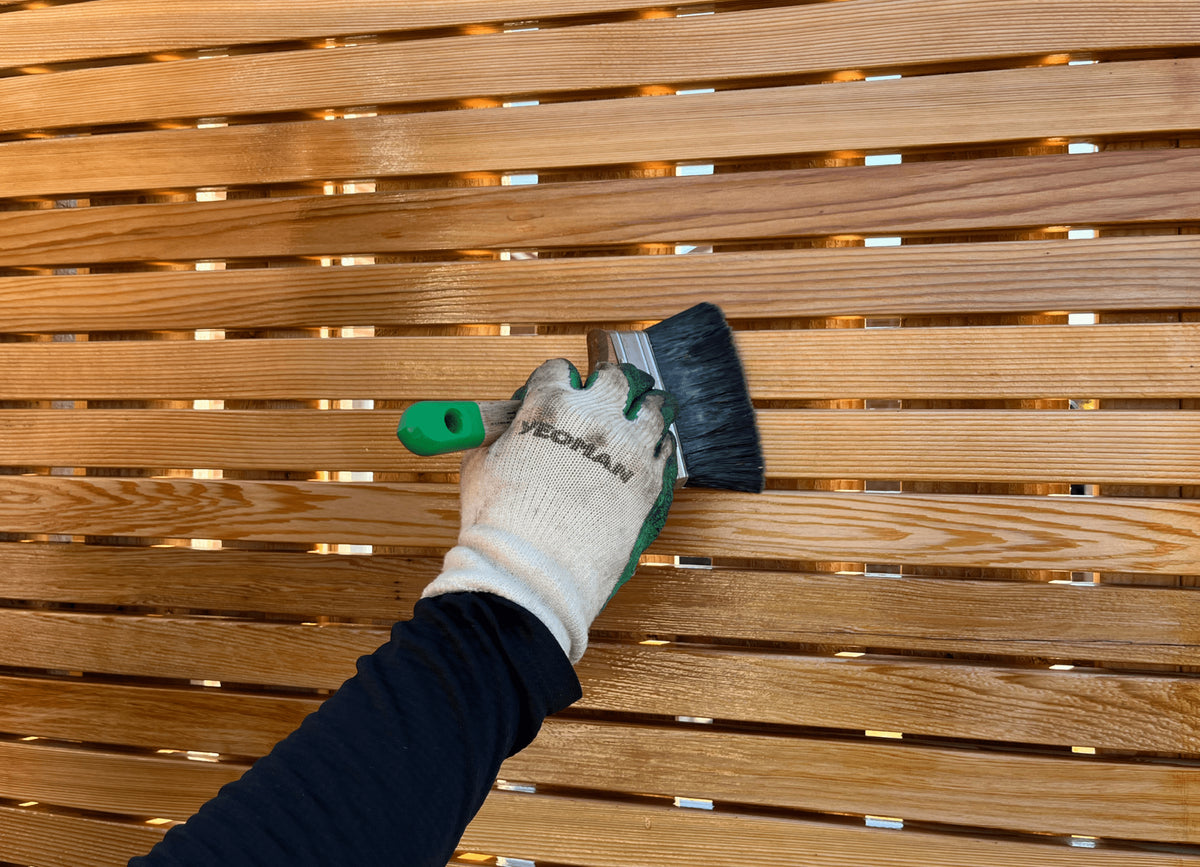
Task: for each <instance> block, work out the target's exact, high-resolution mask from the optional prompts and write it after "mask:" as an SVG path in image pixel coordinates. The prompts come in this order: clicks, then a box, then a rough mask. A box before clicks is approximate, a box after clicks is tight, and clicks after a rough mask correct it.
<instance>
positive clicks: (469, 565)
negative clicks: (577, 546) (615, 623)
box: [421, 525, 598, 665]
mask: <svg viewBox="0 0 1200 867" xmlns="http://www.w3.org/2000/svg"><path fill="white" fill-rule="evenodd" d="M568 573H569V570H568V569H567V568H566V567H565V566H564V565H562V564H561V563H559V562H558V561H556V560H554V559H553V558H551V557H548V556H546V555H545V554H543V553H542V552H540V551H539V550H537V549H536V548H535V547H534V546H533V545H530V544H529V543H528V542H526V541H524V540H522V539H520V538H518V537H516V536H514V535H512V534H511V533H506V532H504V531H503V530H498V529H496V528H495V527H488V526H480V525H475V526H472V527H470V528H468V529H465V530H463V531H462V533H461V534H460V535H459V540H458V544H457V545H455V546H454V547H453V548H451V549H450V550H449V551H448V552H447V553H446V558H445V561H444V563H443V566H442V572H441V574H440V575H438V577H437V578H435V579H434V580H433V582H432V583H430V584H429V585H428V586H427V587H426V588H425V590H424V592H423V593H422V594H421V598H422V599H425V598H427V597H430V596H440V595H442V594H443V593H461V592H474V593H494V594H495V595H497V596H502V597H504V598H505V599H508V600H510V601H512V602H515V603H517V604H518V605H520V606H521V607H522V608H524V609H526V610H527V611H529V612H530V613H531V614H533V615H534V616H535V617H537V618H538V619H539V620H541V621H542V623H544V624H545V625H546V628H547V629H549V630H550V633H551V634H552V635H553V636H554V637H555V639H556V640H557V641H558V643H559V646H560V647H562V649H563V653H565V654H566V655H567V658H568V659H569V660H570V661H571V664H572V665H574V664H575V663H577V662H578V661H579V660H580V659H581V658H582V657H583V652H584V650H586V649H587V639H588V626H589V625H590V624H591V622H592V620H593V619H594V618H595V613H598V612H594V613H592V616H591V617H588V616H587V615H588V608H589V605H588V601H587V600H585V599H584V598H583V597H582V596H580V595H579V594H577V593H575V592H573V590H574V588H575V587H576V586H577V583H578V582H576V581H572V580H571V579H570V576H569V574H568ZM518 576H519V577H518Z"/></svg>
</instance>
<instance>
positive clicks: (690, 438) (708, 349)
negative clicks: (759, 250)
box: [396, 303, 765, 493]
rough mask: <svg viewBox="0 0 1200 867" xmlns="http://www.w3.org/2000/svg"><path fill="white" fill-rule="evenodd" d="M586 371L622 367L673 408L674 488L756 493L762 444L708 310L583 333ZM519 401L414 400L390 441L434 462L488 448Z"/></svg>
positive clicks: (721, 329) (729, 336)
mask: <svg viewBox="0 0 1200 867" xmlns="http://www.w3.org/2000/svg"><path fill="white" fill-rule="evenodd" d="M587 345H588V368H589V370H591V369H594V368H595V366H596V365H597V364H598V363H600V362H602V361H608V362H613V363H622V362H626V363H629V364H632V365H634V366H635V367H637V368H639V369H640V370H642V371H644V372H646V373H648V374H649V375H650V376H652V377H654V381H655V386H656V387H657V388H661V389H664V390H666V391H667V392H669V393H670V394H671V395H673V396H674V397H675V400H676V402H677V403H678V405H679V412H678V415H677V416H676V418H675V423H674V424H673V425H672V426H671V432H672V433H673V434H675V440H676V442H677V443H678V444H679V449H678V451H677V452H676V456H677V459H678V461H679V480H678V481H677V482H676V485H677V486H682V485H685V484H686V485H688V486H690V487H702V488H720V489H723V490H730V491H750V492H753V493H757V492H759V491H761V490H762V489H763V484H764V480H765V475H764V470H763V453H762V444H761V441H760V439H759V434H758V426H757V424H756V423H755V418H754V407H753V405H752V404H751V402H750V392H749V389H748V388H747V386H746V375H745V371H744V370H743V368H742V363H741V361H740V359H739V358H738V354H737V348H736V347H735V345H734V342H733V332H732V331H731V330H730V328H729V323H727V322H726V321H725V316H724V314H722V313H721V309H720V308H719V307H717V306H716V305H715V304H708V303H704V304H697V305H696V306H695V307H690V308H688V309H687V310H684V311H683V312H682V313H677V314H676V315H674V316H672V317H670V318H669V319H664V320H663V321H661V322H659V323H658V324H656V325H652V326H650V327H649V328H647V329H646V330H645V331H604V330H601V329H595V330H593V331H591V332H589V333H588V337H587ZM520 406H521V402H520V401H519V400H494V401H420V402H418V403H414V404H413V405H412V406H410V407H409V408H408V409H406V410H405V411H404V414H403V415H402V416H401V418H400V425H399V428H398V429H397V431H396V435H397V436H398V437H399V438H400V442H402V443H403V444H404V445H405V446H406V447H407V448H408V449H409V451H412V452H413V453H415V454H418V455H436V454H445V453H447V452H454V451H461V450H463V449H469V448H475V447H477V446H482V445H488V444H490V443H491V442H493V441H494V440H495V439H496V438H497V437H499V436H500V435H501V434H502V433H504V431H505V430H507V429H508V426H509V424H511V422H512V419H513V416H515V415H516V412H517V409H518V408H519V407H520Z"/></svg>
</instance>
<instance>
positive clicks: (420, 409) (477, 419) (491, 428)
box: [396, 400, 521, 457]
mask: <svg viewBox="0 0 1200 867" xmlns="http://www.w3.org/2000/svg"><path fill="white" fill-rule="evenodd" d="M520 406H521V401H519V400H481V401H473V400H422V401H418V402H417V403H414V404H412V405H411V406H410V407H409V408H408V409H406V410H405V411H404V414H403V415H401V416H400V425H399V427H397V428H396V436H397V437H398V438H399V439H400V442H401V443H403V444H404V447H405V448H407V449H408V450H409V451H410V452H412V453H413V454H415V455H421V456H422V457H428V456H430V455H444V454H448V453H450V452H461V451H465V450H467V449H473V448H478V447H479V446H487V445H491V444H492V443H493V442H495V441H496V438H497V437H499V436H500V435H501V434H502V433H504V432H505V431H506V430H508V426H509V425H510V424H512V420H513V418H514V417H515V416H516V414H517V410H518V409H519V408H520Z"/></svg>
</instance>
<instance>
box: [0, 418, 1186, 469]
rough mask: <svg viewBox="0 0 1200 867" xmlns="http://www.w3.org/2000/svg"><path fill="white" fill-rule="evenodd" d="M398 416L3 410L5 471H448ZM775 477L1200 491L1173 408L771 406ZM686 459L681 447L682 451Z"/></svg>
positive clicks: (768, 434)
mask: <svg viewBox="0 0 1200 867" xmlns="http://www.w3.org/2000/svg"><path fill="white" fill-rule="evenodd" d="M397 418H398V414H397V413H396V411H394V410H374V411H372V410H357V411H355V410H351V411H338V412H322V411H311V412H310V411H297V410H286V411H281V412H270V411H258V410H230V411H225V412H209V411H197V410H175V411H172V410H167V411H154V412H145V411H141V410H132V411H125V410H87V411H86V412H63V411H61V410H6V411H4V412H2V413H0V465H8V466H74V465H81V466H87V467H109V466H111V467H127V466H133V465H135V464H136V465H146V466H154V467H212V468H217V467H223V468H227V469H229V468H233V469H256V468H257V469H262V468H279V469H284V468H287V469H303V468H314V469H315V468H328V469H333V470H357V471H396V472H454V471H457V469H458V465H459V460H460V458H459V456H458V455H456V454H455V455H443V456H439V457H436V458H421V457H418V456H416V455H413V454H411V453H409V452H408V451H407V450H406V449H401V448H398V447H397V445H396V441H395V426H396V421H397ZM758 425H759V428H760V431H761V434H762V438H763V449H764V452H765V454H766V461H767V475H768V477H769V478H795V477H801V478H822V479H829V478H833V479H837V478H855V477H862V478H870V479H905V480H909V479H929V480H962V481H995V482H1018V481H1067V482H1076V483H1089V484H1095V483H1146V484H1197V483H1200V418H1198V417H1193V416H1192V415H1188V414H1184V415H1181V414H1179V413H1175V412H1152V411H1151V412H1126V413H1120V414H1106V413H1082V412H1063V411H1057V412H1054V411H1051V412H1039V411H1019V410H1018V411H971V410H951V411H937V410H928V411H923V410H915V411H913V412H905V413H896V412H891V413H889V412H880V411H875V410H825V411H823V410H807V411H786V410H764V411H761V412H759V414H758ZM685 454H686V444H685Z"/></svg>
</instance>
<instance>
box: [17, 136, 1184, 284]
mask: <svg viewBox="0 0 1200 867" xmlns="http://www.w3.org/2000/svg"><path fill="white" fill-rule="evenodd" d="M1197 185H1200V151H1198V150H1196V149H1194V148H1178V149H1175V148H1166V149H1158V150H1140V151H1113V152H1104V153H1095V154H1073V155H1058V156H1045V157H1006V158H998V159H989V160H966V161H947V162H925V163H914V164H909V165H886V166H866V167H863V166H859V167H841V168H829V169H797V170H786V171H765V172H747V173H735V174H716V175H711V176H696V177H670V178H651V179H633V180H614V181H607V182H605V183H603V184H597V183H595V182H587V181H579V182H570V183H556V184H541V185H533V186H529V185H524V186H511V187H476V188H453V189H447V190H420V191H408V192H386V193H362V194H357V195H346V196H302V197H296V198H282V199H249V200H233V201H224V202H199V203H197V202H191V203H164V204H151V205H112V206H105V207H96V208H64V209H56V210H35V211H13V212H9V213H0V265H44V266H49V265H81V264H86V263H89V262H123V261H131V260H151V261H161V260H175V259H210V258H239V257H261V256H295V255H331V254H337V255H341V256H350V255H365V254H373V253H385V252H396V251H414V250H415V251H425V250H474V249H481V248H499V249H508V248H530V247H572V246H597V245H609V244H618V245H626V244H640V243H673V242H678V243H684V242H698V241H730V240H739V239H759V238H768V237H773V236H804V235H831V234H845V233H859V234H898V233H910V234H911V233H922V232H938V231H967V230H978V229H995V228H999V227H1011V228H1021V227H1045V226H1055V225H1079V224H1083V225H1104V224H1111V223H1128V222H1136V221H1152V222H1168V223H1173V222H1180V221H1188V220H1197V219H1200V203H1197V202H1196V201H1195V200H1194V198H1193V197H1188V196H1185V195H1182V194H1181V193H1180V190H1184V189H1189V188H1191V187H1192V186H1197Z"/></svg>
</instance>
